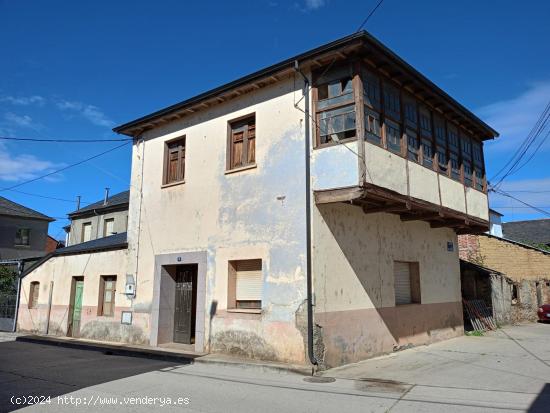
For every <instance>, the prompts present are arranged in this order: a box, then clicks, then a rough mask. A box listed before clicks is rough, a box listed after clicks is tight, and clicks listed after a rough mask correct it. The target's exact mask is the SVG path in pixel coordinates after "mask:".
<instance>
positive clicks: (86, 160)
mask: <svg viewBox="0 0 550 413" xmlns="http://www.w3.org/2000/svg"><path fill="white" fill-rule="evenodd" d="M129 143H130V142H125V143H123V144H122V145H118V146H115V147H114V148H111V149H109V150H106V151H103V152H101V153H98V154H97V155H94V156H91V157H89V158H86V159H84V160H82V161H79V162H76V163H73V164H71V165H68V166H65V167H63V168H60V169H58V170H56V171H53V172H50V173H47V174H44V175H41V176H39V177H36V178H33V179H29V180H27V181H24V182H20V183H18V184H15V185H12V186H10V187H6V188H0V192H2V191H11V190H13V189H14V188H18V187H20V186H23V185H27V184H30V183H31V182H35V181H38V180H40V179H43V178H47V177H48V176H51V175H55V174H57V173H59V172H63V171H66V170H67V169H70V168H74V167H75V166H78V165H82V164H83V163H85V162H88V161H91V160H92V159H96V158H99V157H100V156H103V155H106V154H108V153H110V152H113V151H115V150H117V149H120V148H122V147H123V146H126V145H128V144H129Z"/></svg>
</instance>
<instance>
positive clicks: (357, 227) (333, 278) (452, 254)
mask: <svg viewBox="0 0 550 413" xmlns="http://www.w3.org/2000/svg"><path fill="white" fill-rule="evenodd" d="M313 223H314V230H313V238H314V245H315V248H314V256H313V269H314V280H315V297H316V307H315V308H316V310H315V311H316V315H315V316H316V322H317V324H319V325H320V327H321V329H322V338H323V343H324V346H325V360H324V361H325V363H326V365H327V366H336V365H341V364H344V363H350V362H355V361H358V360H361V359H364V358H368V357H372V356H374V355H377V354H381V353H386V352H390V351H393V350H394V349H396V348H400V347H403V346H407V345H410V344H414V345H416V344H424V343H430V342H434V341H438V340H442V339H446V338H449V337H454V336H457V335H460V334H462V333H463V325H462V306H461V297H460V267H459V261H458V251H457V237H456V234H455V233H454V232H453V230H451V229H446V228H442V229H432V228H430V226H429V224H427V223H424V222H419V221H413V222H408V223H403V222H401V220H400V219H399V216H397V215H390V214H384V213H380V214H364V213H363V212H362V210H361V208H358V207H353V206H350V205H345V204H333V205H322V206H319V207H318V208H314V214H313ZM448 242H452V243H453V246H454V248H453V251H448V250H447V243H448ZM396 260H397V261H411V262H418V263H419V268H420V284H421V296H422V299H421V304H411V305H403V306H398V307H396V306H395V292H394V285H393V282H394V281H393V280H394V276H393V262H394V261H396Z"/></svg>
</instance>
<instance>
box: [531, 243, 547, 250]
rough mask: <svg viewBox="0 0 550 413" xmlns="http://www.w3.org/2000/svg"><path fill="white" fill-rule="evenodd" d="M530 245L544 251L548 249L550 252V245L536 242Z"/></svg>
mask: <svg viewBox="0 0 550 413" xmlns="http://www.w3.org/2000/svg"><path fill="white" fill-rule="evenodd" d="M530 245H532V246H533V247H535V248H538V249H539V250H543V251H548V252H550V247H549V246H548V245H546V244H536V243H531V244H530Z"/></svg>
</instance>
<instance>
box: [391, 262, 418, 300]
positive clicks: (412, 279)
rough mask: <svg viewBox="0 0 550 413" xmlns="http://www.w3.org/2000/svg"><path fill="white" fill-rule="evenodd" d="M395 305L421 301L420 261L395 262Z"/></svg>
mask: <svg viewBox="0 0 550 413" xmlns="http://www.w3.org/2000/svg"><path fill="white" fill-rule="evenodd" d="M393 275H394V290H395V305H404V304H413V303H418V304H420V303H421V294H420V271H419V265H418V262H404V261H394V262H393Z"/></svg>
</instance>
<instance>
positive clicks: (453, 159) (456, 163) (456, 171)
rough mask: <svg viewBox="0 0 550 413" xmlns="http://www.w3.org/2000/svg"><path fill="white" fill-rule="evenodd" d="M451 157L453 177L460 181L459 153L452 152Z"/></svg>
mask: <svg viewBox="0 0 550 413" xmlns="http://www.w3.org/2000/svg"><path fill="white" fill-rule="evenodd" d="M449 159H450V161H451V178H453V179H455V180H457V181H460V163H459V161H458V154H456V153H454V152H450V153H449Z"/></svg>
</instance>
